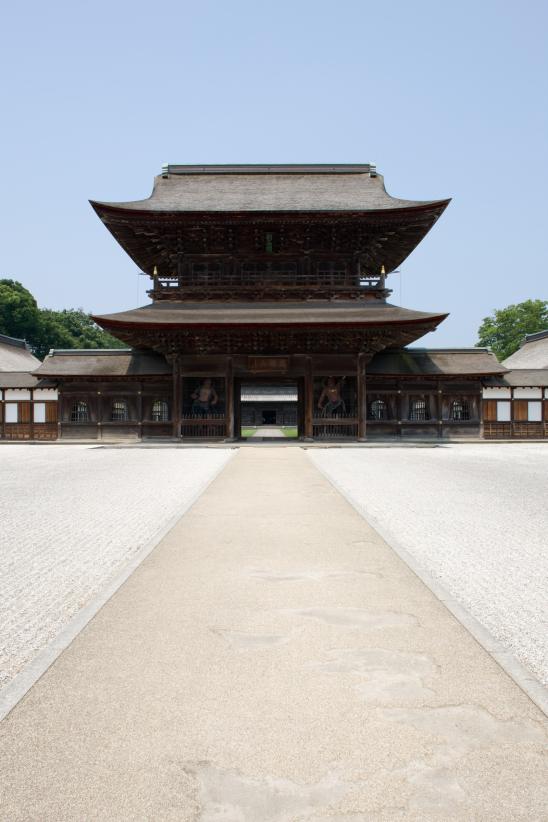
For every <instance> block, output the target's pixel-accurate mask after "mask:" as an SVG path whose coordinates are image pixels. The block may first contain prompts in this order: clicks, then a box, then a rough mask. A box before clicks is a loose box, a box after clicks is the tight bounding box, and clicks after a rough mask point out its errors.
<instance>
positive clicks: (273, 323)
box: [92, 303, 449, 331]
mask: <svg viewBox="0 0 548 822" xmlns="http://www.w3.org/2000/svg"><path fill="white" fill-rule="evenodd" d="M367 313H371V314H372V313H373V312H372V311H371V310H370V309H367V308H365V309H363V310H360V309H359V308H356V307H355V306H351V307H348V308H346V307H341V306H327V307H326V306H314V305H310V304H305V305H303V306H295V305H286V306H284V305H283V303H279V304H278V305H277V306H275V307H271V306H260V305H257V304H255V305H254V306H245V307H242V306H237V305H234V306H231V305H230V304H227V305H226V306H222V307H220V308H215V307H208V306H207V304H205V305H203V306H197V307H196V306H193V307H189V306H188V305H184V304H183V306H182V307H178V308H172V307H171V306H169V305H168V306H167V307H166V308H165V309H164V308H158V307H156V306H154V305H153V306H150V307H149V306H146V307H144V308H136V309H133V310H132V311H122V312H119V313H117V314H105V315H94V316H93V317H92V319H93V320H94V321H95V322H96V323H97V324H98V325H100V326H101V327H102V328H105V329H112V330H122V329H128V330H130V329H142V330H169V331H176V330H178V329H201V328H204V329H211V328H222V329H250V330H253V329H257V328H264V327H268V328H288V329H295V328H326V329H329V328H349V327H352V328H367V327H369V328H382V327H383V326H387V325H390V326H405V325H425V324H427V325H432V326H434V327H437V326H438V325H439V324H440V323H441V322H443V320H445V319H446V318H447V317H448V316H449V315H448V314H447V313H444V314H429V313H423V312H418V311H411V310H410V309H401V308H398V307H397V306H391V305H387V304H383V308H380V309H375V314H374V315H373V316H370V317H367ZM168 314H169V315H171V316H168ZM162 315H164V316H162ZM173 315H175V316H173ZM176 315H179V316H176ZM307 315H308V316H307ZM329 315H332V316H329Z"/></svg>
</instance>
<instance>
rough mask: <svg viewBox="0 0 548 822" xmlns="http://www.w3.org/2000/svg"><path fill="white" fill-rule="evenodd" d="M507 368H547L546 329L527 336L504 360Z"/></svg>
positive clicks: (547, 333) (547, 337)
mask: <svg viewBox="0 0 548 822" xmlns="http://www.w3.org/2000/svg"><path fill="white" fill-rule="evenodd" d="M504 365H505V366H506V367H507V368H527V369H535V368H548V329H546V330H545V331H537V333H536V334H527V335H526V337H525V339H524V341H523V342H522V343H521V346H520V347H519V348H518V350H517V351H515V352H514V353H513V354H511V355H510V356H509V357H507V358H506V359H505V360H504Z"/></svg>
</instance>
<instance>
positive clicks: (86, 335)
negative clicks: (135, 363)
mask: <svg viewBox="0 0 548 822" xmlns="http://www.w3.org/2000/svg"><path fill="white" fill-rule="evenodd" d="M29 342H30V344H31V346H32V348H33V350H34V353H35V354H36V356H37V357H40V359H43V357H45V356H46V354H47V353H48V351H49V350H50V348H125V343H122V342H120V340H117V339H116V337H112V336H111V335H110V334H108V333H107V332H106V331H103V329H102V328H99V326H98V325H97V324H96V323H94V322H93V320H92V319H91V317H90V316H89V314H86V312H85V311H83V310H82V309H81V308H78V309H75V308H70V309H63V310H62V311H52V310H51V309H49V308H43V309H41V311H40V323H39V327H38V331H37V334H36V335H35V336H34V338H33V339H32V341H30V340H29Z"/></svg>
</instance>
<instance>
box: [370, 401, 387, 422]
mask: <svg viewBox="0 0 548 822" xmlns="http://www.w3.org/2000/svg"><path fill="white" fill-rule="evenodd" d="M369 416H370V418H371V419H372V420H386V419H387V418H388V408H387V405H386V402H385V401H384V400H373V402H372V403H371V404H370V406H369Z"/></svg>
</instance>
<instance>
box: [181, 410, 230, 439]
mask: <svg viewBox="0 0 548 822" xmlns="http://www.w3.org/2000/svg"><path fill="white" fill-rule="evenodd" d="M181 435H182V437H183V439H184V438H185V437H186V438H189V439H224V437H225V436H226V418H225V415H224V414H208V415H207V416H201V415H199V414H190V415H185V416H183V417H182V419H181Z"/></svg>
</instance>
